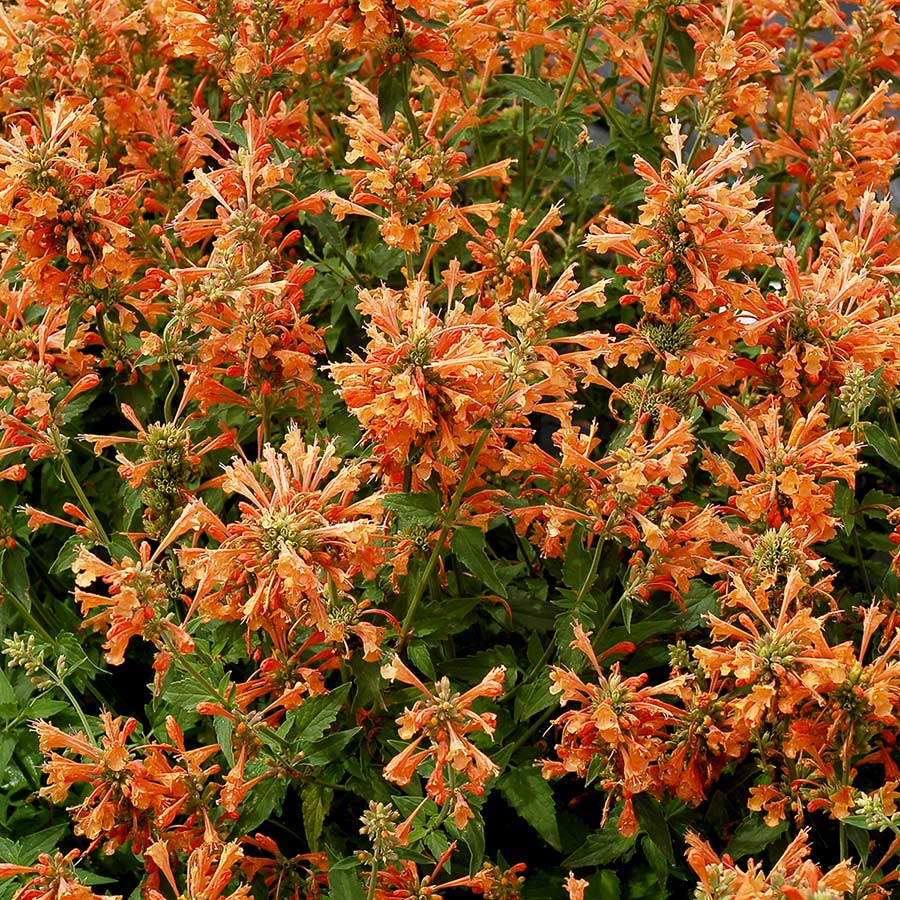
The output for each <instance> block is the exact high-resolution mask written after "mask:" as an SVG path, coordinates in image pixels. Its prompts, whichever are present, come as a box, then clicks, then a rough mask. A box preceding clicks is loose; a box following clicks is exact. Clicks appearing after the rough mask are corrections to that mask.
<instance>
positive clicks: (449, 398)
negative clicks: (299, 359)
mask: <svg viewBox="0 0 900 900" xmlns="http://www.w3.org/2000/svg"><path fill="white" fill-rule="evenodd" d="M427 291H428V285H427V284H426V283H425V282H423V281H415V282H413V283H412V284H411V285H410V286H409V287H408V288H407V289H406V290H404V291H394V290H391V289H389V288H380V289H378V290H374V291H361V292H360V301H359V310H360V312H362V313H363V314H364V315H367V316H369V317H370V322H369V324H368V326H367V331H368V334H369V343H368V346H367V347H366V352H365V356H356V355H354V357H353V358H352V361H351V362H349V363H338V364H335V365H333V366H332V367H331V371H332V374H333V376H334V379H335V381H337V383H338V386H339V388H340V393H341V396H342V397H343V399H344V401H345V403H346V404H347V406H348V408H349V409H350V411H351V412H352V413H353V414H354V415H355V416H357V418H358V419H359V421H360V424H361V425H362V427H363V431H364V434H365V437H366V439H367V440H368V441H369V442H371V443H373V444H374V445H375V450H376V453H377V455H378V457H379V459H380V462H381V466H382V468H383V470H384V472H385V475H386V477H387V478H388V479H389V481H391V482H393V483H394V484H396V485H398V486H399V485H400V484H401V483H402V482H403V477H404V471H405V469H406V467H407V466H410V467H411V469H412V473H413V480H412V486H413V489H415V488H416V487H418V486H421V485H424V484H425V483H426V482H427V481H428V479H429V478H430V476H431V473H432V472H433V471H434V470H435V469H437V470H438V471H439V472H440V474H441V476H442V481H443V482H444V483H445V486H450V485H452V484H453V483H454V482H455V480H456V479H457V478H458V474H457V473H456V472H455V469H454V468H453V467H452V466H448V465H447V464H446V462H445V461H451V462H452V461H455V460H458V459H459V458H460V457H461V456H462V455H463V454H464V453H465V450H466V449H467V448H470V447H472V446H473V445H474V444H475V443H476V442H477V440H478V437H479V429H478V425H479V423H481V422H483V421H485V420H489V419H490V418H491V416H492V414H493V412H494V409H495V407H496V404H497V400H498V398H499V397H501V396H502V395H503V393H504V387H505V385H506V383H507V372H506V370H505V368H504V360H505V357H506V351H507V347H508V346H509V343H510V340H509V336H508V335H507V334H506V332H505V331H504V330H503V329H502V328H501V327H500V323H499V321H498V319H497V316H496V313H495V314H493V315H491V314H489V313H487V312H486V311H479V310H478V309H477V308H476V310H475V312H473V313H467V312H466V311H465V309H464V308H463V307H462V306H461V305H457V304H453V305H452V306H451V307H450V308H449V311H448V312H447V313H446V315H445V317H444V319H443V320H442V319H441V318H439V317H438V316H437V315H435V314H434V313H433V312H431V310H430V309H429V305H428V298H427Z"/></svg>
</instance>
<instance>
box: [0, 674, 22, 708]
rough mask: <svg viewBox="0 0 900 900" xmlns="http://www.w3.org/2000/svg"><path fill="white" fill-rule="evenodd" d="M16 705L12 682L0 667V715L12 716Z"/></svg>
mask: <svg viewBox="0 0 900 900" xmlns="http://www.w3.org/2000/svg"><path fill="white" fill-rule="evenodd" d="M18 706H19V704H18V702H17V701H16V692H15V690H13V686H12V683H11V682H10V680H9V678H7V677H6V672H4V671H3V669H0V715H2V716H4V718H6V717H8V718H12V717H13V716H14V715H15V714H16V710H17V709H18Z"/></svg>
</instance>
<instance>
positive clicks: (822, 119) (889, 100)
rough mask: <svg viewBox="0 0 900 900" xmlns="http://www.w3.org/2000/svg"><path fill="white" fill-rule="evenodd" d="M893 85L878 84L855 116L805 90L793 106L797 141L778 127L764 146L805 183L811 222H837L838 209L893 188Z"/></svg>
mask: <svg viewBox="0 0 900 900" xmlns="http://www.w3.org/2000/svg"><path fill="white" fill-rule="evenodd" d="M889 90H890V85H889V84H888V83H887V82H886V81H885V82H882V83H881V84H879V85H878V86H877V87H876V88H875V90H873V91H872V92H871V93H870V94H869V95H868V96H867V97H866V98H865V99H864V100H863V102H862V103H860V104H859V105H858V106H857V107H856V108H855V109H854V110H853V112H851V113H847V114H844V113H842V112H839V111H838V110H836V109H835V108H834V104H833V103H832V102H831V100H830V99H829V98H828V97H827V96H826V95H825V94H819V93H812V92H810V91H807V90H805V89H804V88H803V87H802V86H801V87H800V88H799V90H798V91H797V97H796V100H795V103H794V117H793V123H792V124H793V130H795V131H797V132H799V137H798V138H795V137H793V136H792V135H789V134H787V133H786V132H785V131H783V130H782V129H780V128H779V131H780V132H781V133H780V135H779V137H778V139H777V140H775V141H764V142H763V147H764V148H765V150H766V156H767V157H768V158H769V159H772V160H779V159H783V160H785V162H786V163H787V166H786V171H787V172H788V174H789V175H791V176H792V178H794V179H796V180H797V181H798V182H799V183H800V184H799V187H798V190H799V191H800V192H801V197H802V199H801V209H803V210H804V217H806V218H807V219H808V220H809V221H813V222H814V221H817V220H818V219H820V218H821V219H825V220H826V221H827V220H829V219H833V218H835V217H836V215H835V212H834V210H837V209H840V208H841V207H842V206H843V207H844V208H846V209H852V208H853V207H855V206H856V205H857V204H858V203H859V201H860V199H861V198H862V196H863V194H864V193H865V192H866V191H867V190H874V191H883V190H886V189H887V188H888V185H889V184H890V181H891V178H892V177H893V172H894V169H895V167H896V165H897V161H898V152H900V132H898V131H897V129H896V127H895V124H894V120H893V117H892V116H890V115H886V114H885V111H884V110H885V107H886V106H895V105H896V103H897V98H896V95H893V94H889V93H888V92H889Z"/></svg>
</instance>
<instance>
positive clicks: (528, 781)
mask: <svg viewBox="0 0 900 900" xmlns="http://www.w3.org/2000/svg"><path fill="white" fill-rule="evenodd" d="M498 787H499V788H500V793H501V794H503V797H504V798H505V799H506V802H507V803H508V804H509V805H510V806H511V807H512V808H513V809H514V810H515V811H516V812H517V813H518V814H519V815H520V816H521V817H522V818H523V819H524V820H525V821H526V822H527V823H528V824H529V825H531V827H532V828H533V829H534V830H535V831H536V832H537V833H538V834H539V835H540V836H541V837H542V838H543V839H544V840H545V841H546V842H547V843H548V844H549V845H550V846H551V847H553V849H554V850H562V841H561V840H560V837H559V824H558V823H557V821H556V803H555V801H554V799H553V791H552V789H551V788H550V785H549V784H547V782H546V781H545V780H544V778H543V777H542V775H541V773H540V771H539V770H538V769H526V768H522V769H513V770H512V771H511V772H508V773H507V774H506V775H504V776H503V777H502V778H501V779H500V782H499V784H498Z"/></svg>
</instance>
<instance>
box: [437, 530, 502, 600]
mask: <svg viewBox="0 0 900 900" xmlns="http://www.w3.org/2000/svg"><path fill="white" fill-rule="evenodd" d="M450 549H451V550H452V551H453V552H454V553H455V554H456V557H457V559H458V560H459V561H460V562H461V563H463V564H464V565H465V566H466V568H467V569H468V570H469V571H470V572H471V573H472V574H473V575H475V576H476V577H477V578H479V579H480V580H481V581H482V583H483V584H485V585H487V587H489V588H490V589H491V590H492V591H496V592H497V593H498V594H499V595H500V596H501V597H503V598H504V599H505V598H506V585H505V584H504V583H503V582H502V581H501V580H500V579H499V578H498V577H497V573H496V572H495V571H494V566H493V564H492V563H491V561H490V560H489V559H488V557H487V554H486V553H485V552H484V532H483V531H482V530H481V529H480V528H477V527H476V526H474V525H461V526H460V527H459V528H457V529H456V530H455V531H454V533H453V537H452V538H451V539H450Z"/></svg>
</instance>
